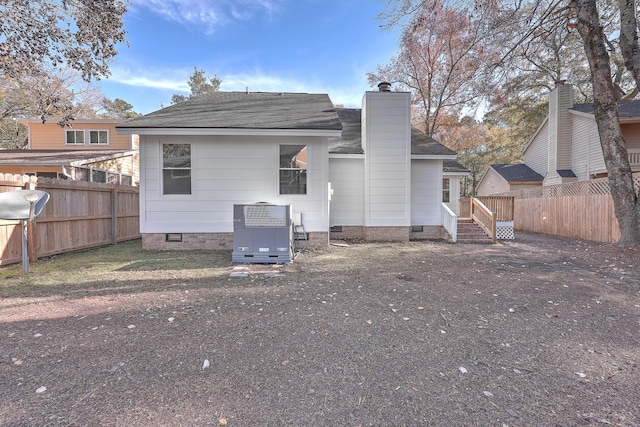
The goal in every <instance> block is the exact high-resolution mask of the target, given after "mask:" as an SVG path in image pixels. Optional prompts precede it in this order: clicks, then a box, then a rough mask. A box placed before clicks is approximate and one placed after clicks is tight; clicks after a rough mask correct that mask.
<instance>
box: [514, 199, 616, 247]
mask: <svg viewBox="0 0 640 427" xmlns="http://www.w3.org/2000/svg"><path fill="white" fill-rule="evenodd" d="M515 206H516V216H515V221H514V228H515V229H516V230H525V231H532V232H535V233H544V234H553V235H556V236H565V237H572V238H578V239H586V240H594V241H597V242H610V243H614V242H617V241H618V240H619V239H620V229H619V228H618V221H617V219H616V216H615V213H614V211H613V200H612V198H611V194H589V195H580V196H561V197H539V198H530V199H516V203H515Z"/></svg>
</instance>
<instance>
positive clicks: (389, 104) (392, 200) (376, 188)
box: [363, 92, 411, 226]
mask: <svg viewBox="0 0 640 427" xmlns="http://www.w3.org/2000/svg"><path fill="white" fill-rule="evenodd" d="M409 100H410V98H409V94H408V93H402V92H367V93H366V94H365V98H364V101H363V117H364V122H363V127H364V129H363V137H364V146H365V158H366V161H365V172H364V176H365V180H364V182H365V225H366V226H403V225H404V226H409V225H411V224H410V221H411V212H410V209H411V206H410V205H411V194H410V191H411V166H410V158H411V157H410V156H411V151H410V150H411V144H410V134H411V128H410V120H409V112H410V109H409Z"/></svg>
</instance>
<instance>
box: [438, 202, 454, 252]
mask: <svg viewBox="0 0 640 427" xmlns="http://www.w3.org/2000/svg"><path fill="white" fill-rule="evenodd" d="M440 210H441V211H442V226H443V227H444V229H445V230H447V233H449V235H450V236H451V241H452V242H453V243H455V242H457V241H458V217H457V216H456V214H454V213H453V211H452V210H451V209H449V206H447V205H446V204H445V203H443V204H442V207H441V208H440Z"/></svg>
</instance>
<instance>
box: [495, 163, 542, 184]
mask: <svg viewBox="0 0 640 427" xmlns="http://www.w3.org/2000/svg"><path fill="white" fill-rule="evenodd" d="M490 167H491V168H492V169H493V170H495V171H496V172H497V173H499V174H500V176H502V177H503V178H504V179H505V180H506V181H507V182H542V180H543V179H544V177H543V176H542V175H540V174H539V173H538V172H536V171H534V170H533V169H531V168H530V167H529V166H527V165H525V164H518V165H507V164H497V165H491V166H490Z"/></svg>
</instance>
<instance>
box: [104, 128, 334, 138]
mask: <svg viewBox="0 0 640 427" xmlns="http://www.w3.org/2000/svg"><path fill="white" fill-rule="evenodd" d="M116 130H117V132H118V134H120V135H168V136H178V135H182V136H201V135H203V136H210V135H217V136H229V135H236V136H335V137H339V136H341V135H342V131H341V130H331V129H229V128H118V127H116Z"/></svg>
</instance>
